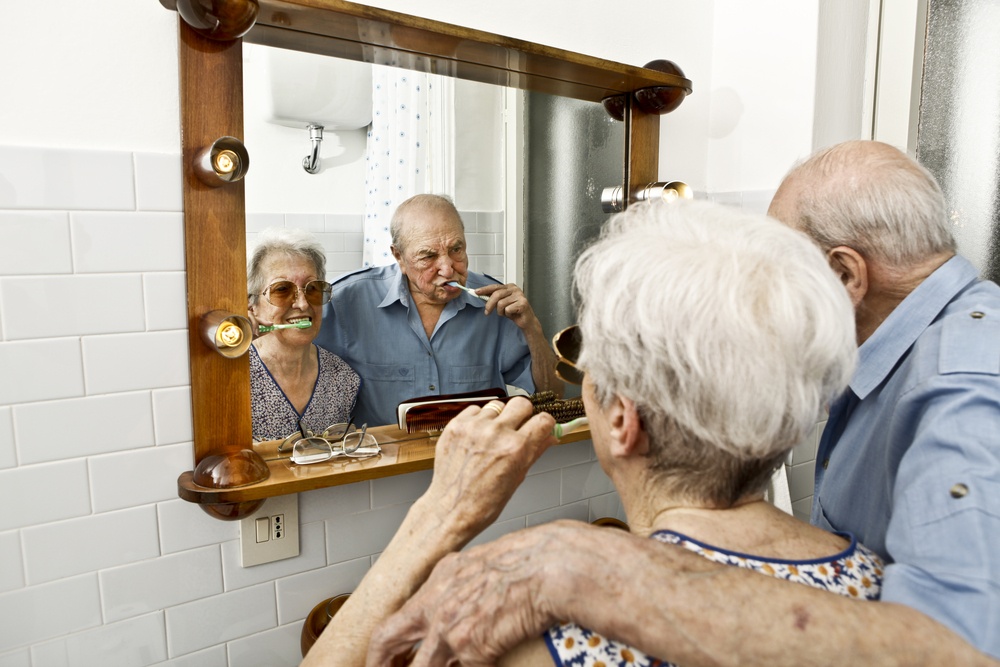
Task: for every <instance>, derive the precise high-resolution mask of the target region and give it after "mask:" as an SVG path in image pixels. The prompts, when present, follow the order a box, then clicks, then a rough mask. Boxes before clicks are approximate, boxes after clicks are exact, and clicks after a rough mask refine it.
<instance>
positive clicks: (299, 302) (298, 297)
mask: <svg viewBox="0 0 1000 667" xmlns="http://www.w3.org/2000/svg"><path fill="white" fill-rule="evenodd" d="M292 305H293V306H295V307H296V308H298V309H299V310H308V308H309V302H308V301H306V290H305V288H303V287H298V286H296V287H295V300H294V301H292Z"/></svg>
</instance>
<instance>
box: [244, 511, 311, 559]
mask: <svg viewBox="0 0 1000 667" xmlns="http://www.w3.org/2000/svg"><path fill="white" fill-rule="evenodd" d="M298 555H299V496H298V494H297V493H292V494H289V495H285V496H274V497H273V498H268V499H267V500H265V501H264V504H263V505H262V506H261V508H260V509H259V510H257V511H256V512H254V513H253V514H251V515H250V516H248V517H246V518H243V519H241V520H240V563H241V564H242V565H243V567H250V566H251V565H261V564H262V563H270V562H272V561H276V560H283V559H285V558H293V557H295V556H298Z"/></svg>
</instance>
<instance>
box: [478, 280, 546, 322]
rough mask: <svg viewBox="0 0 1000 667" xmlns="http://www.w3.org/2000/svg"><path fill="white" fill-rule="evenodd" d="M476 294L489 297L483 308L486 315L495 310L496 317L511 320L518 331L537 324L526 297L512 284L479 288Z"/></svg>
mask: <svg viewBox="0 0 1000 667" xmlns="http://www.w3.org/2000/svg"><path fill="white" fill-rule="evenodd" d="M476 294H481V295H483V296H488V297H490V300H489V301H487V302H486V306H485V310H486V314H487V315H489V314H490V313H492V312H493V311H494V310H495V311H496V312H497V315H501V316H503V317H506V318H508V319H510V320H512V321H513V322H514V324H516V325H517V326H518V328H520V329H524V328H525V327H528V326H531V325H534V324H536V323H537V322H538V318H537V317H536V316H535V311H534V310H532V308H531V304H530V303H528V297H526V296H525V295H524V292H522V291H521V288H520V287H518V286H517V285H515V284H514V283H507V284H506V285H487V286H485V287H480V288H478V289H477V290H476Z"/></svg>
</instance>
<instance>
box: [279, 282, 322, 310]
mask: <svg viewBox="0 0 1000 667" xmlns="http://www.w3.org/2000/svg"><path fill="white" fill-rule="evenodd" d="M302 291H303V292H304V293H305V296H306V301H307V302H308V303H309V304H310V305H313V306H322V305H324V304H326V303H329V301H330V297H331V296H332V295H333V285H331V284H330V283H328V282H326V281H324V280H311V281H309V282H307V283H306V284H305V287H303V288H302ZM261 294H262V295H264V296H265V297H266V298H267V302H268V303H269V304H271V305H272V306H278V307H279V308H283V307H285V306H288V305H289V304H291V303H294V302H295V300H296V299H298V298H299V286H298V285H296V284H295V283H293V282H292V281H290V280H279V281H277V282H273V283H271V284H270V285H268V286H267V289H265V290H264V291H263V292H261Z"/></svg>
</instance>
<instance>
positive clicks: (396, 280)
mask: <svg viewBox="0 0 1000 667" xmlns="http://www.w3.org/2000/svg"><path fill="white" fill-rule="evenodd" d="M392 269H393V273H392V278H390V279H389V289H387V290H386V292H385V297H384V298H383V299H382V302H381V303H380V304H379V305H378V307H379V308H385V307H386V306H389V305H391V304H394V303H396V302H397V301H398V302H399V303H401V304H403V305H404V306H406V307H407V308H409V307H410V290H409V288H408V286H407V284H406V280H405V276H403V272H402V271H400V270H399V265H398V264H396V265H395V266H393V267H392Z"/></svg>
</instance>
